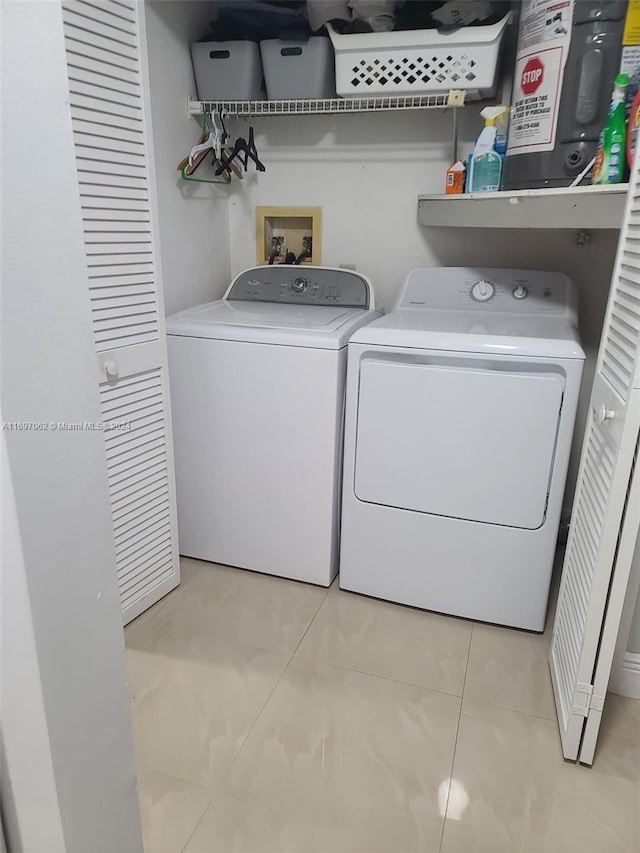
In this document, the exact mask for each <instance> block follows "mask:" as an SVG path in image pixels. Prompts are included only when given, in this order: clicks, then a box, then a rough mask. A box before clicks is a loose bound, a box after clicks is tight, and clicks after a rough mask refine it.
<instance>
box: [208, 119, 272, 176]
mask: <svg viewBox="0 0 640 853" xmlns="http://www.w3.org/2000/svg"><path fill="white" fill-rule="evenodd" d="M242 155H244V160H243V159H242ZM236 157H238V159H239V160H240V162H241V163H242V165H243V166H244V170H245V172H246V171H247V165H248V163H249V158H251V160H253V162H254V163H255V164H256V169H257V171H258V172H266V168H265V166H264V164H263V163H261V162H260V160H259V159H258V150H257V148H256V143H255V140H254V136H253V127H250V128H249V139H248V141H247V140H245V139H243V138H242V137H241V136H239V137H238V138H237V139H236V143H235V145H234V146H233V149H232V150H231V152H230V154H228V155H227V156H226V157H225V158H224V160H222V161H221V163H220V165H219V166H218V168H217V169H216V175H221V174H222V173H223V172H224V170H225V169H226V168H227V167H228V166H229V164H230V163H231V161H232V160H235V159H236Z"/></svg>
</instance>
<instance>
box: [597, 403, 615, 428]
mask: <svg viewBox="0 0 640 853" xmlns="http://www.w3.org/2000/svg"><path fill="white" fill-rule="evenodd" d="M615 416H616V412H615V409H607V407H606V406H605V404H604V403H603V404H602V405H601V406H600V408H599V409H598V411H597V412H596V420H597V421H598V423H599V424H603V423H604V422H605V421H612V420H613V419H614V418H615Z"/></svg>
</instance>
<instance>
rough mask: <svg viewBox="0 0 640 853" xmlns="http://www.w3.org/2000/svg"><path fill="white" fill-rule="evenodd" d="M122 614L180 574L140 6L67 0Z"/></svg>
mask: <svg viewBox="0 0 640 853" xmlns="http://www.w3.org/2000/svg"><path fill="white" fill-rule="evenodd" d="M62 14H63V21H64V32H65V45H66V54H67V70H68V78H69V101H70V107H71V119H72V125H73V136H74V144H75V155H76V164H77V170H78V183H79V187H80V201H81V207H82V217H83V228H84V244H85V253H86V259H87V272H88V287H89V295H90V300H91V311H92V322H93V334H94V340H95V346H96V353H97V360H98V382H99V386H100V400H101V406H102V416H103V420H104V421H105V422H107V423H116V424H118V423H119V424H125V425H128V426H127V428H126V429H120V428H117V429H110V430H107V431H105V446H106V455H107V468H108V475H109V489H110V494H111V509H112V517H113V530H114V538H115V548H116V560H117V570H118V580H119V585H120V598H121V604H122V613H123V620H124V622H125V623H126V622H129V621H130V620H131V619H133V618H135V617H136V616H137V615H138V614H140V613H141V612H142V611H143V610H146V608H147V607H150V606H151V605H152V604H153V603H154V602H156V601H157V600H158V599H159V598H161V597H162V596H163V595H165V594H166V593H167V592H169V591H170V590H171V589H173V588H174V587H175V586H177V584H178V583H179V580H180V575H179V561H178V541H177V522H176V506H175V502H176V496H175V495H176V493H175V481H174V473H173V450H172V441H171V420H170V410H169V396H168V383H167V348H166V340H165V333H164V321H163V310H162V291H161V286H160V276H159V258H158V253H157V251H156V250H155V246H156V245H157V238H156V232H155V229H154V218H155V216H154V205H153V162H152V155H151V144H150V143H151V129H150V117H149V99H148V85H147V84H148V77H147V69H146V61H145V60H146V43H145V36H144V22H143V19H142V15H143V8H142V4H140V3H136V2H135V0H63V2H62Z"/></svg>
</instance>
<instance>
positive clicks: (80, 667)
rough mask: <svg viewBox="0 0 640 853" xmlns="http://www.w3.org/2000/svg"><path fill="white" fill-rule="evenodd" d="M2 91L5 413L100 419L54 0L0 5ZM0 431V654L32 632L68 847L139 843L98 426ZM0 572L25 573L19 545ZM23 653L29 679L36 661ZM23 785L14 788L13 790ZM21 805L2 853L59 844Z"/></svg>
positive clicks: (14, 562)
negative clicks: (5, 474)
mask: <svg viewBox="0 0 640 853" xmlns="http://www.w3.org/2000/svg"><path fill="white" fill-rule="evenodd" d="M2 99H3V103H2V108H3V109H2V114H3V129H2V130H3V132H2V313H1V322H2V327H1V331H2V339H1V345H2V414H3V416H4V420H5V421H8V422H46V423H48V422H58V421H61V422H77V421H80V422H81V421H88V422H91V421H94V422H98V421H100V410H99V403H98V387H97V367H96V362H95V353H94V346H93V340H92V334H91V322H90V307H89V297H88V289H87V273H86V266H85V261H84V253H83V245H82V231H81V214H80V199H79V195H78V187H77V179H76V170H75V160H74V152H73V139H72V132H71V119H70V114H69V107H68V88H67V79H66V67H65V53H64V40H63V31H62V16H61V8H60V5H59V3H54V2H35V0H32V2H25V3H13V2H12V3H3V4H2ZM43 134H46V144H45V143H43V138H44V136H43ZM4 435H5V439H6V442H7V451H8V456H9V464H10V468H11V475H12V480H13V487H14V492H15V507H16V513H17V520H18V526H19V533H20V540H21V545H22V555H23V560H24V580H26V591H27V594H28V599H29V602H28V603H29V610H30V616H31V621H32V629H31V626H30V625H29V623H28V622H27V623H25V625H24V632H25V634H24V636H22V637H21V635H18V638H19V640H21V642H17V643H15V644H13V643H12V642H11V641H9V643H7V642H6V638H5V643H4V644H3V654H6V655H9V656H10V661H11V666H10V667H9V671H10V672H11V671H13V672H14V673H15V672H16V671H17V670H18V669H19V668H20V667H21V666H22V663H23V661H22V660H21V659H20V658H19V657H17V656H18V655H20V654H21V653H22V651H23V650H26V653H28V645H27V643H28V635H29V632H30V631H31V630H32V642H33V644H34V647H35V655H36V656H37V666H38V674H39V679H40V688H39V689H40V692H41V696H42V710H43V712H44V716H45V718H46V730H47V737H48V745H47V744H46V742H45V743H44V744H43V742H42V739H41V740H40V741H39V742H38V741H36V742H34V748H36V747H38V746H39V747H40V748H41V751H42V753H43V758H42V768H43V773H44V774H46V771H47V763H48V761H49V760H50V763H51V767H52V768H53V777H54V780H55V788H56V796H57V800H58V808H59V815H60V823H61V826H62V833H63V836H64V847H65V851H66V853H88V851H91V853H114V851H118V853H141V851H142V838H141V831H140V821H139V814H138V803H137V796H136V778H135V766H134V757H133V743H132V733H131V720H130V708H129V695H128V689H127V672H126V664H125V653H124V640H123V633H122V627H121V616H120V606H119V600H118V590H117V581H116V570H115V554H114V548H113V534H112V529H111V514H110V507H109V497H108V486H107V474H106V461H105V454H104V440H103V436H102V433H101V432H99V431H93V430H83V431H54V430H29V431H16V430H13V431H12V430H9V431H6V432H5V433H4ZM3 569H4V571H5V572H7V573H8V576H9V577H10V578H13V577H14V573H17V577H18V580H19V576H20V573H21V572H22V567H21V565H20V562H19V559H18V555H17V554H16V553H15V551H14V553H13V554H9V565H8V567H3ZM11 589H12V587H11V586H9V587H8V590H9V591H11ZM6 606H9V607H11V606H12V603H11V601H9V602H8V603H7V604H6ZM23 611H24V602H23ZM14 615H15V614H14ZM24 664H25V665H26V666H28V667H29V668H30V670H31V678H32V679H33V677H34V670H33V666H34V661H33V660H32V659H29V658H26V659H25V661H24ZM16 686H17V687H22V685H20V684H17V682H16ZM27 687H33V681H31V683H30V684H29V685H27ZM4 688H5V685H4V684H3V701H7V697H6V694H4ZM32 693H33V691H32ZM16 698H17V697H15V696H14V697H11V699H10V700H9V702H10V703H11V701H12V700H13V701H16ZM18 698H19V697H18ZM23 698H24V699H25V700H26V698H27V697H26V696H23ZM11 707H12V706H11V704H9V709H11ZM3 710H4V708H3ZM14 712H15V707H14ZM34 714H36V715H37V709H36V710H35V711H34ZM3 717H4V715H3ZM8 719H9V722H10V721H11V720H15V713H14V714H13V715H11V714H10V715H9V718H8ZM26 719H28V718H27V716H26V714H25V720H26ZM34 719H36V717H34ZM36 722H37V719H36ZM40 722H41V721H40ZM4 725H5V720H4V718H3V726H4ZM19 734H22V735H23V734H24V733H18V732H16V731H15V728H14V727H12V726H11V725H9V726H8V727H7V728H6V729H4V728H3V742H4V750H5V753H6V756H7V765H6V767H4V768H3V784H5V785H6V784H7V782H8V783H9V784H10V785H12V786H13V783H14V782H16V783H17V782H18V781H19V780H20V779H23V778H24V774H25V762H26V761H28V760H29V756H28V755H26V756H25V755H23V754H22V752H21V750H20V739H19V737H18V735H19ZM46 753H48V754H49V758H47V755H46ZM38 763H40V762H38ZM40 781H41V782H42V784H43V785H46V781H47V780H46V775H45V778H44V779H43V780H40ZM34 788H35V784H34ZM21 792H22V788H21V786H20V785H19V784H18V785H17V786H13V795H14V797H15V796H20V795H21ZM49 793H50V792H49ZM52 799H53V798H52V796H49V797H48V802H49V805H51V807H52V808H54V804H52ZM31 805H33V807H34V808H35V804H33V803H32V801H31V800H30V801H29V802H25V801H24V800H23V799H21V800H20V802H16V804H15V809H14V810H13V818H11V823H10V825H8V826H6V830H7V833H8V835H9V836H10V838H11V840H12V843H11V850H12V853H13V851H15V853H19V851H21V850H24V853H34V851H35V850H40V849H42V850H44V851H46V853H49V850H51V851H53V850H56V849H59V837H58V835H59V833H57V832H56V830H55V820H53V823H52V824H51V826H52V827H53V828H52V829H51V831H50V832H49V833H47V835H48V836H50V837H48V838H47V839H45V842H48V843H46V844H45V846H44V847H41V848H36V847H34V846H33V844H32V843H31V840H30V839H31V838H32V836H31V835H28V834H27V829H29V830H30V832H31V833H36V832H37V831H38V826H37V823H36V822H37V821H39V820H40V818H41V817H42V819H43V827H41V829H44V819H45V818H46V817H47V815H46V814H44V813H42V815H40V813H39V812H38V813H34V812H31V813H29V809H30V807H31ZM24 815H27V818H28V819H29V823H28V825H27V826H25V825H23V824H22V820H21V819H20V816H24ZM3 817H4V815H3ZM54 817H55V816H54ZM18 836H19V837H20V840H17V837H18ZM45 842H43V843H45Z"/></svg>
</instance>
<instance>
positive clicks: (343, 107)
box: [187, 89, 466, 118]
mask: <svg viewBox="0 0 640 853" xmlns="http://www.w3.org/2000/svg"><path fill="white" fill-rule="evenodd" d="M465 95H466V92H465V91H464V90H462V89H451V90H450V91H448V92H442V93H439V94H433V95H407V96H404V97H403V96H395V97H391V96H390V97H377V98H321V99H308V100H291V101H194V100H191V98H189V101H188V105H187V109H188V113H189V116H191V117H194V118H195V117H197V116H199V115H202V114H203V113H204V114H206V113H211V112H213V111H214V110H217V111H218V112H225V113H227V115H235V116H242V117H245V118H250V117H253V116H289V115H334V114H335V115H338V114H340V113H376V112H385V111H388V110H434V109H439V110H442V109H447V108H450V107H463V106H464V104H465Z"/></svg>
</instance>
